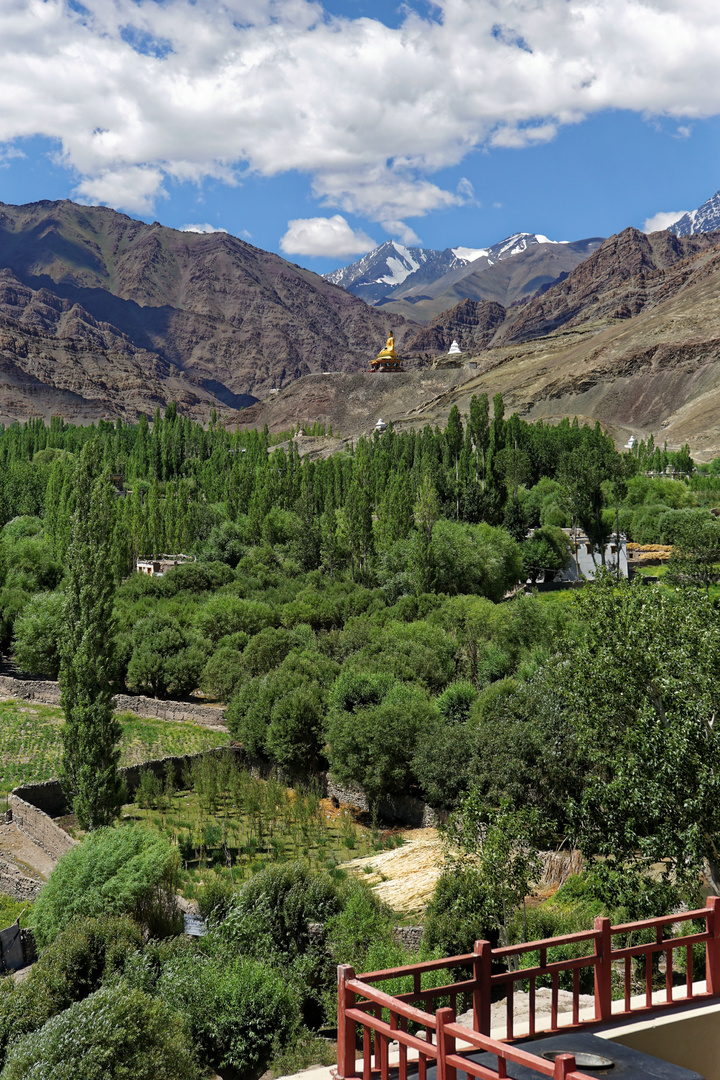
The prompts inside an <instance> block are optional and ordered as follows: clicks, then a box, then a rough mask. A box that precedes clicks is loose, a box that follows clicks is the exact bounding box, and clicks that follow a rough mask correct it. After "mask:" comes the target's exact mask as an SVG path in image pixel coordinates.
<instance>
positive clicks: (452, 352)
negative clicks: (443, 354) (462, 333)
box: [448, 341, 462, 356]
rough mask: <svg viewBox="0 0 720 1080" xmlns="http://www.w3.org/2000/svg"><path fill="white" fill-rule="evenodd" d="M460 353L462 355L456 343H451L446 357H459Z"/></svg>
mask: <svg viewBox="0 0 720 1080" xmlns="http://www.w3.org/2000/svg"><path fill="white" fill-rule="evenodd" d="M461 353H462V349H461V348H460V346H459V345H458V343H457V341H453V343H452V345H451V346H450V349H449V350H448V356H460V355H461Z"/></svg>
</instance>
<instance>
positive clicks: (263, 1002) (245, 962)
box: [156, 949, 300, 1075]
mask: <svg viewBox="0 0 720 1080" xmlns="http://www.w3.org/2000/svg"><path fill="white" fill-rule="evenodd" d="M156 993H157V994H158V996H159V997H160V998H161V1000H162V1001H163V1002H164V1003H165V1004H166V1005H167V1006H169V1007H170V1008H171V1009H173V1010H174V1011H176V1012H179V1013H181V1014H182V1016H183V1017H184V1018H185V1020H186V1022H187V1024H188V1026H189V1028H190V1031H191V1032H192V1036H193V1039H194V1040H195V1042H196V1043H197V1045H198V1048H199V1049H200V1052H201V1054H202V1055H203V1057H205V1058H206V1059H207V1060H209V1061H212V1062H213V1063H214V1064H216V1065H217V1066H218V1067H219V1068H223V1067H226V1066H232V1067H233V1068H235V1069H237V1070H238V1072H239V1073H240V1074H241V1075H246V1074H247V1072H248V1071H250V1070H251V1069H253V1068H254V1067H255V1066H257V1065H258V1064H259V1063H260V1062H261V1061H262V1060H263V1058H264V1057H265V1056H266V1055H267V1053H268V1052H269V1051H270V1048H271V1046H272V1045H273V1042H275V1044H276V1045H277V1046H283V1045H285V1043H287V1042H288V1040H289V1039H290V1038H291V1036H292V1034H293V1033H294V1032H295V1031H296V1030H297V1028H298V1026H299V1023H300V1014H299V1007H298V1001H297V994H296V990H295V988H294V987H293V986H292V985H291V983H290V982H289V981H288V978H287V975H286V974H285V973H284V972H281V971H278V970H276V969H275V968H273V967H272V966H271V965H269V964H268V963H267V962H265V961H264V960H263V961H257V960H253V959H250V958H248V957H245V956H234V957H228V955H227V952H226V951H225V950H220V949H218V950H215V952H214V955H207V954H206V953H203V952H198V951H196V950H194V949H185V950H178V951H177V953H176V954H175V955H174V956H172V957H171V958H170V959H169V961H168V962H167V963H166V964H165V966H164V967H163V969H162V972H161V974H160V977H159V979H158V981H157V986H156Z"/></svg>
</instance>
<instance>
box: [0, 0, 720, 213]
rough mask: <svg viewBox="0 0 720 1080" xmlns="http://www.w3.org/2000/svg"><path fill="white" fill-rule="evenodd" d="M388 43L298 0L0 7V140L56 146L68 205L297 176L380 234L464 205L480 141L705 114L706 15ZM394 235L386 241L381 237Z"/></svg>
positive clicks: (439, 29)
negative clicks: (597, 123) (449, 179)
mask: <svg viewBox="0 0 720 1080" xmlns="http://www.w3.org/2000/svg"><path fill="white" fill-rule="evenodd" d="M404 11H405V13H404V21H403V22H402V24H401V25H400V26H399V27H397V28H389V27H386V26H384V25H383V24H382V23H380V22H378V21H377V20H373V19H368V18H356V19H352V18H340V17H333V16H330V15H329V14H327V13H326V12H325V11H324V10H323V7H322V5H321V3H320V2H319V0H318V2H312V0H226V2H224V3H223V4H222V5H219V4H217V3H216V2H215V0H165V2H164V3H162V4H158V3H156V2H154V0H83V4H82V5H80V4H76V3H72V2H71V0H0V18H2V25H3V34H2V40H1V41H0V94H1V96H2V101H3V108H2V110H1V111H0V143H6V144H10V145H12V141H13V140H17V139H19V138H22V137H25V136H32V135H41V136H47V137H50V138H52V139H55V140H57V141H58V144H59V146H60V159H61V160H62V161H63V162H64V163H65V164H66V166H67V167H68V168H69V169H71V170H73V171H74V173H75V174H76V175H77V177H78V178H79V179H78V183H77V188H76V193H77V195H78V196H79V197H80V198H82V199H85V200H86V201H96V202H107V203H109V204H111V205H113V206H116V207H119V208H123V209H127V210H130V211H136V212H144V213H149V212H152V208H153V207H154V205H155V204H156V202H157V200H158V198H162V197H163V193H164V192H165V191H167V189H168V185H169V184H171V183H172V182H173V181H175V180H190V181H195V182H201V181H202V180H203V179H205V178H207V177H214V178H215V179H217V180H220V181H222V182H224V183H229V184H232V183H237V182H238V181H239V180H240V179H241V177H242V175H243V174H245V173H247V172H251V173H254V174H256V175H262V176H273V175H277V174H278V173H282V172H285V171H288V170H297V171H299V172H302V173H304V174H307V175H309V176H310V177H311V180H312V188H313V192H314V194H315V195H316V197H318V198H319V199H320V200H321V202H322V203H324V205H326V206H328V207H329V208H332V209H336V210H339V211H341V212H345V213H357V214H362V215H364V216H366V217H367V218H368V219H369V220H372V221H375V222H378V223H380V224H381V225H384V226H385V227H389V226H390V225H392V224H394V225H395V226H398V224H399V225H400V226H401V227H402V229H407V226H406V225H405V219H406V218H408V217H422V216H423V215H425V214H428V213H431V212H433V211H434V210H438V209H442V208H447V207H451V206H453V205H458V203H460V202H462V201H463V200H464V199H466V198H467V197H468V195H467V193H466V192H465V191H464V190H462V189H460V190H457V191H454V192H452V191H446V190H444V189H443V188H442V187H441V186H439V185H437V184H435V183H433V180H432V176H433V174H434V173H436V172H437V171H438V170H440V169H442V168H445V167H448V166H455V165H458V164H459V163H460V162H461V161H462V160H463V158H464V157H465V156H466V155H467V154H468V153H469V152H471V151H472V150H473V149H476V148H478V147H482V146H503V147H516V148H518V149H519V150H521V149H522V148H523V147H525V146H528V145H532V144H537V143H540V142H546V141H548V140H551V139H553V138H554V137H555V135H556V132H557V131H558V129H559V128H560V127H561V126H563V125H566V124H571V123H578V122H581V121H582V119H583V118H584V117H586V116H588V115H589V114H591V113H593V112H597V111H600V110H604V109H630V110H635V111H637V112H640V113H642V114H643V115H645V116H666V117H671V118H673V119H674V120H675V121H676V123H677V125H678V127H677V131H678V134H679V135H681V136H683V135H685V132H688V133H689V131H690V128H691V123H692V120H693V119H694V118H701V117H706V116H710V115H715V114H717V113H718V112H720V80H718V79H717V77H716V76H717V70H718V66H719V65H720V6H718V5H717V4H716V3H714V2H713V0H543V3H538V2H533V3H528V2H527V0H493V2H492V3H491V2H489V0H483V2H478V0H437V2H436V3H435V4H433V5H431V6H429V8H428V11H429V13H428V14H427V15H426V16H423V15H420V14H419V13H417V12H415V11H413V10H412V9H411V8H409V7H408V8H406V9H404ZM396 231H397V230H396Z"/></svg>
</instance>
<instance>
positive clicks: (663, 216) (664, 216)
mask: <svg viewBox="0 0 720 1080" xmlns="http://www.w3.org/2000/svg"><path fill="white" fill-rule="evenodd" d="M689 213H690V211H689V210H660V211H659V212H658V213H657V214H653V216H652V217H649V218H647V220H646V221H645V222H644V223H643V227H642V231H643V232H646V233H651V232H659V231H660V230H661V229H669V228H670V226H671V225H674V224H675V222H676V221H679V220H680V218H681V217H682V216H683V215H684V214H689Z"/></svg>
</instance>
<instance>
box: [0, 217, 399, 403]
mask: <svg viewBox="0 0 720 1080" xmlns="http://www.w3.org/2000/svg"><path fill="white" fill-rule="evenodd" d="M0 269H1V270H2V271H3V275H2V279H1V281H0V334H1V336H0V365H2V370H3V377H2V381H1V382H0V420H3V421H5V422H7V421H8V420H13V419H24V418H27V417H28V416H37V415H49V414H51V413H52V412H58V411H63V412H64V413H65V415H66V416H67V417H68V419H75V420H82V419H94V418H95V417H97V416H99V415H104V416H115V415H118V413H120V414H122V415H123V416H125V417H127V418H128V419H132V418H135V417H137V415H139V413H141V412H142V413H147V412H153V411H154V409H155V407H156V406H157V405H158V404H159V405H163V404H165V403H166V402H167V401H170V400H177V401H178V403H179V404H180V407H181V408H182V409H183V411H185V412H188V413H191V414H192V415H195V416H196V417H198V418H200V417H201V416H207V415H209V412H210V410H211V409H212V408H213V407H219V408H220V409H221V410H222V411H227V409H228V408H230V409H236V408H238V407H240V406H243V405H248V404H252V402H253V401H254V400H256V399H257V397H258V395H263V394H265V393H266V392H267V391H268V390H269V389H270V388H272V387H275V386H281V385H284V384H285V383H287V382H288V381H289V380H293V379H296V378H298V377H299V376H300V375H304V374H308V373H310V372H313V371H323V370H345V371H356V370H359V369H361V368H363V367H365V366H366V364H367V362H368V360H369V359H370V358H372V357H373V356H374V355H376V353H377V351H378V349H379V348H380V347H381V346H382V345H383V344H384V341H385V338H386V335H387V332H388V328H389V323H388V316H387V314H383V313H381V312H378V311H375V310H373V309H372V308H370V307H368V306H367V305H366V304H365V303H364V302H363V301H362V300H359V299H357V298H356V297H354V296H352V295H351V294H349V293H347V292H345V291H344V290H343V289H340V288H338V287H337V286H335V285H331V284H330V283H329V282H327V281H325V280H324V279H323V278H321V277H320V276H319V275H317V274H313V273H312V272H311V271H309V270H304V269H302V268H301V267H298V266H295V265H293V264H292V263H289V262H287V261H286V260H284V259H281V258H280V257H279V256H277V255H274V254H271V253H269V252H265V251H261V250H260V249H259V248H255V247H253V246H252V245H251V244H247V243H245V242H244V241H242V240H239V239H237V238H236V237H233V236H230V235H229V234H227V233H213V234H210V235H204V234H199V233H186V232H178V231H177V230H175V229H168V228H164V227H163V226H161V225H159V224H158V223H157V222H156V223H154V224H153V225H146V224H145V223H143V222H140V221H135V220H133V219H132V218H129V217H126V216H125V215H124V214H118V213H116V212H115V211H113V210H109V209H106V208H104V207H86V206H78V205H76V204H74V203H72V202H68V201H63V202H39V203H31V204H28V205H25V206H8V205H5V204H0ZM392 325H393V327H394V329H395V334H396V342H397V344H398V345H399V346H400V347H401V348H402V346H403V342H405V341H407V340H408V339H409V338H410V337H411V336H412V335H413V334H414V332H416V331H417V329H418V327H417V326H416V325H413V324H408V323H406V322H405V320H403V319H402V318H399V317H398V316H393V317H392Z"/></svg>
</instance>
